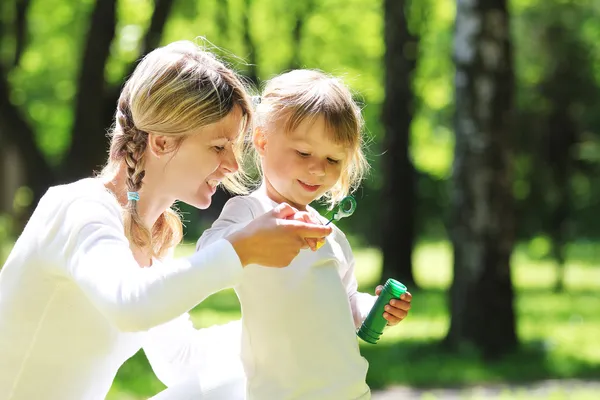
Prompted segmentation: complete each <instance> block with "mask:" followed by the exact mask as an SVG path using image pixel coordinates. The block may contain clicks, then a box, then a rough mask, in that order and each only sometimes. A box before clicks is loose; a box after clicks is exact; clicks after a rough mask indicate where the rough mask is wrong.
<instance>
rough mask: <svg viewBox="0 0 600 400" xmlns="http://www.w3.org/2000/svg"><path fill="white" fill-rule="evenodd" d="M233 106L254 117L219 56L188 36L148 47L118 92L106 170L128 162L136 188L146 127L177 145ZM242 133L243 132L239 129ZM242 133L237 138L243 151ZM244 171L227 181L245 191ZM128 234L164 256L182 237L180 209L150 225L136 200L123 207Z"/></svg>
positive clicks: (239, 84) (240, 86)
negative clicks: (140, 211) (144, 221)
mask: <svg viewBox="0 0 600 400" xmlns="http://www.w3.org/2000/svg"><path fill="white" fill-rule="evenodd" d="M234 107H240V109H241V111H242V115H243V117H244V119H245V127H244V132H245V131H246V129H247V127H248V126H249V124H250V123H251V118H252V113H253V110H252V102H251V99H250V98H249V96H248V94H247V92H246V90H245V87H244V84H243V83H242V81H241V80H240V78H239V77H238V76H237V75H236V74H235V73H234V72H233V71H232V70H231V69H230V68H228V67H226V66H225V65H224V64H223V63H222V62H220V61H219V60H217V58H216V57H215V56H214V55H213V54H211V53H209V52H207V51H204V50H202V49H201V48H200V47H199V46H198V45H196V44H195V43H193V42H190V41H179V42H174V43H171V44H169V45H167V46H164V47H161V48H158V49H155V50H153V51H152V52H150V53H149V54H148V55H146V56H145V57H144V59H143V60H142V61H141V62H140V63H139V65H138V66H137V67H136V69H135V71H134V72H133V74H132V75H131V77H130V78H129V79H128V80H127V82H126V83H125V86H124V88H123V90H122V92H121V95H120V97H119V102H118V105H117V110H116V115H115V125H114V127H113V129H112V132H111V144H110V154H109V159H108V162H107V165H106V166H105V168H104V169H103V171H102V174H110V173H113V172H114V171H115V170H118V168H119V166H120V165H122V164H123V163H124V164H125V166H126V170H127V176H126V185H127V191H130V192H138V191H139V190H140V188H141V187H142V185H143V179H144V174H145V171H144V154H145V151H146V146H147V143H148V133H156V134H160V135H165V136H170V137H174V138H176V139H177V140H178V145H180V144H181V142H182V141H183V140H184V139H185V138H186V137H187V136H189V135H190V134H191V132H193V131H196V130H197V129H198V128H201V127H204V126H206V125H209V124H213V123H215V122H218V121H219V120H221V119H222V118H224V117H225V116H227V115H228V114H229V113H230V112H231V111H232V110H233V109H234ZM240 136H243V135H240ZM241 146H243V137H241V138H240V140H238V141H237V143H236V144H235V153H236V158H237V157H239V154H240V149H241ZM243 178H244V174H243V171H241V170H240V171H238V172H236V173H235V174H232V175H230V176H228V177H227V178H226V179H225V180H224V181H223V184H224V185H225V187H226V188H227V189H228V190H230V191H232V192H234V193H244V192H245V185H244V179H243ZM124 222H125V236H126V237H127V238H128V239H129V240H130V242H132V244H134V245H135V246H137V247H139V248H141V249H146V250H148V251H149V252H150V254H151V255H152V256H153V257H154V256H155V257H159V258H162V257H164V256H165V254H166V253H167V251H168V250H169V249H170V248H172V247H173V246H175V245H176V244H177V243H179V242H180V241H181V239H182V236H183V234H182V222H181V218H180V216H179V214H178V213H177V212H176V211H175V210H173V209H172V208H169V209H167V210H166V211H165V212H164V213H163V214H162V215H161V216H160V217H159V218H158V220H157V221H156V223H155V224H154V226H153V227H152V228H151V230H149V229H148V228H147V227H145V226H144V225H143V223H142V221H141V219H140V216H139V214H138V212H137V202H136V201H131V200H129V201H128V204H127V206H126V207H125V209H124Z"/></svg>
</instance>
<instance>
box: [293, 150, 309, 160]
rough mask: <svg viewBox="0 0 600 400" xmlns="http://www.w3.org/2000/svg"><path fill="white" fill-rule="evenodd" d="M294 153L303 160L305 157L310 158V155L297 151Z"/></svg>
mask: <svg viewBox="0 0 600 400" xmlns="http://www.w3.org/2000/svg"><path fill="white" fill-rule="evenodd" d="M296 153H298V155H299V156H300V157H303V158H305V157H309V156H310V154H309V153H303V152H301V151H298V150H296Z"/></svg>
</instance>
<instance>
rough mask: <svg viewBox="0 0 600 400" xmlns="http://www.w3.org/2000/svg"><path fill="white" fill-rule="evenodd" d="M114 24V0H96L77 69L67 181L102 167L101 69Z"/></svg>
mask: <svg viewBox="0 0 600 400" xmlns="http://www.w3.org/2000/svg"><path fill="white" fill-rule="evenodd" d="M115 25H116V0H97V1H96V6H95V8H94V10H93V12H92V17H91V21H90V28H89V30H88V34H87V40H86V44H85V48H84V53H83V59H82V63H81V69H80V72H79V81H78V84H77V96H76V101H75V115H74V122H73V130H72V139H71V147H70V149H69V152H68V155H67V157H66V158H65V163H64V165H63V167H64V168H63V171H62V174H61V175H62V178H63V179H64V180H67V181H69V180H74V179H79V178H83V177H86V176H90V175H92V174H93V172H94V171H98V170H100V169H101V168H102V164H103V163H104V161H105V159H106V154H107V149H108V146H107V144H106V131H107V128H108V126H107V124H106V122H107V121H105V120H104V113H103V110H104V103H103V100H104V90H105V87H104V82H105V80H104V69H105V66H106V61H107V60H108V57H109V55H110V45H111V43H112V40H113V37H114V36H115Z"/></svg>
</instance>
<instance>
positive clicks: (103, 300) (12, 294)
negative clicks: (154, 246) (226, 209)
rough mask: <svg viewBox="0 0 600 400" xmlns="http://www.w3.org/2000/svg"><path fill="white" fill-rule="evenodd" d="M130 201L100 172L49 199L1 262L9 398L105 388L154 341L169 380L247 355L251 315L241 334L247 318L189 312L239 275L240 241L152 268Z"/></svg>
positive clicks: (54, 397)
mask: <svg viewBox="0 0 600 400" xmlns="http://www.w3.org/2000/svg"><path fill="white" fill-rule="evenodd" d="M120 210H121V209H120V206H119V204H118V203H117V201H116V199H115V198H114V196H113V195H112V194H110V193H109V192H108V191H107V190H105V188H104V186H103V184H102V183H101V182H100V181H99V180H98V179H91V178H90V179H84V180H81V181H78V182H75V183H72V184H68V185H63V186H57V187H53V188H51V189H50V190H48V192H47V193H46V194H45V195H44V197H43V198H42V199H41V201H40V203H39V205H38V207H37V209H36V210H35V212H34V213H33V215H32V217H31V219H30V220H29V222H28V224H27V226H26V227H25V229H24V231H23V233H22V235H21V236H20V237H19V239H18V240H17V242H16V243H15V246H14V248H13V250H12V252H11V254H10V255H9V257H8V260H7V261H6V263H5V265H4V267H3V269H2V270H1V272H0V399H1V400H33V399H44V400H96V399H98V400H99V399H104V398H105V397H106V394H107V393H108V391H109V388H110V386H111V383H112V381H113V379H114V377H115V375H116V373H117V370H118V369H119V367H120V366H121V365H122V364H123V363H124V362H125V361H126V360H127V359H128V358H130V357H131V356H132V355H134V354H135V353H136V352H137V351H138V350H139V349H140V348H142V347H143V348H144V350H145V352H146V354H147V356H148V358H149V360H150V362H151V364H152V367H153V369H154V371H155V373H156V374H157V376H158V378H159V379H160V380H161V381H162V382H164V383H165V384H166V385H167V386H169V385H172V384H175V383H177V382H179V381H181V380H182V379H185V378H186V376H187V374H190V373H192V372H194V373H196V372H197V371H199V370H201V371H205V370H206V366H205V365H204V364H205V363H206V362H211V360H212V361H214V360H215V358H216V357H214V356H215V354H218V355H219V356H221V357H222V358H221V359H220V360H221V363H222V364H227V363H228V362H229V361H230V360H233V359H234V358H235V356H237V357H238V358H239V352H238V353H237V355H236V345H237V348H238V351H239V344H238V341H239V337H240V336H239V323H238V324H237V341H236V323H232V324H229V325H226V326H222V327H216V328H215V329H213V328H209V329H202V330H199V331H198V330H195V329H194V328H193V326H192V324H191V322H190V320H189V316H188V315H187V314H185V313H186V312H187V311H189V310H190V309H191V308H192V307H194V306H195V305H197V304H198V303H199V302H201V301H202V300H203V299H204V298H206V297H207V296H209V295H210V294H212V293H214V292H216V291H218V290H221V289H223V288H226V287H232V286H234V285H235V284H236V283H238V282H239V280H240V278H241V276H242V271H243V268H242V266H241V264H240V261H239V258H238V256H237V254H236V253H235V251H234V249H233V247H232V246H231V244H230V243H229V242H228V241H227V240H219V241H216V242H215V243H214V244H213V245H211V246H208V247H207V248H205V249H203V250H202V251H201V252H198V253H196V254H194V255H193V256H191V257H190V258H187V259H180V260H171V261H168V262H167V261H165V262H164V263H160V262H158V261H157V260H155V261H154V263H153V265H152V266H151V267H148V268H140V267H139V266H138V264H137V263H136V261H135V260H134V258H133V255H132V253H131V251H130V248H129V243H128V241H127V239H126V238H125V236H124V233H123V232H124V230H123V222H122V217H121V211H120ZM152 327H156V328H154V329H150V328H152ZM228 341H229V342H228ZM220 350H223V351H222V352H221V351H220ZM207 356H210V357H211V360H208V359H207ZM228 357H229V358H228ZM215 368H216V369H217V370H218V369H219V365H215ZM240 369H241V367H240ZM232 377H233V373H232ZM210 389H211V388H210V384H207V387H206V390H207V391H210ZM199 398H202V397H199Z"/></svg>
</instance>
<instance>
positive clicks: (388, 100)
mask: <svg viewBox="0 0 600 400" xmlns="http://www.w3.org/2000/svg"><path fill="white" fill-rule="evenodd" d="M406 10H407V2H406V1H397V0H385V1H384V19H385V22H384V39H385V56H384V63H385V72H384V76H385V78H384V80H385V84H384V88H385V98H384V101H383V110H382V122H383V125H384V127H385V136H384V139H383V150H384V154H383V157H382V158H383V159H382V169H383V171H382V172H383V182H384V183H383V188H382V191H381V202H380V205H381V209H382V212H381V217H382V220H381V234H382V238H381V250H382V252H383V270H382V280H385V279H387V278H388V277H392V276H393V277H395V278H397V279H399V280H400V281H402V282H403V283H404V284H405V285H407V286H408V287H410V288H413V289H414V288H415V278H414V275H413V271H412V250H413V246H414V242H415V219H414V215H415V171H414V167H413V165H412V162H411V160H410V158H409V148H410V127H411V121H412V118H413V112H414V94H413V91H412V86H411V78H412V73H413V71H414V70H415V66H416V47H417V39H416V37H415V36H413V35H412V34H411V33H410V32H409V28H408V23H407V17H406Z"/></svg>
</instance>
